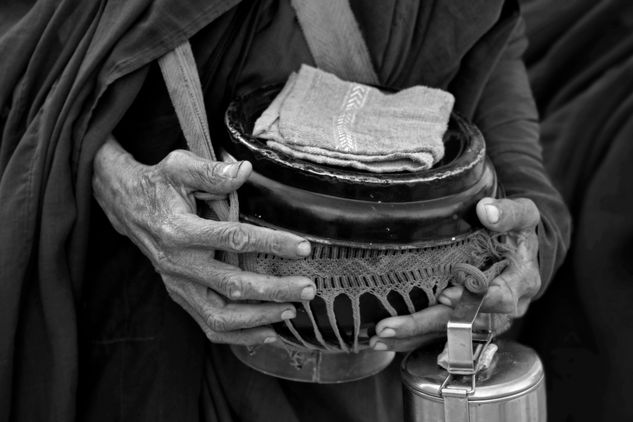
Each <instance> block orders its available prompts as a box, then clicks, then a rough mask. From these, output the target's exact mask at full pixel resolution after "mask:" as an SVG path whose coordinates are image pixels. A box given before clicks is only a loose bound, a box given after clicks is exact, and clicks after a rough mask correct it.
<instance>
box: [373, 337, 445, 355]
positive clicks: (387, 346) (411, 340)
mask: <svg viewBox="0 0 633 422" xmlns="http://www.w3.org/2000/svg"><path fill="white" fill-rule="evenodd" d="M445 335H446V334H445V333H433V334H427V335H424V336H415V337H407V338H382V337H378V336H373V337H372V338H370V339H369V346H370V347H371V348H372V349H374V350H378V351H383V350H392V351H394V352H408V351H411V350H415V349H417V348H419V347H421V346H423V345H425V344H427V343H429V342H431V341H433V340H436V339H438V338H442V337H444V336H445Z"/></svg>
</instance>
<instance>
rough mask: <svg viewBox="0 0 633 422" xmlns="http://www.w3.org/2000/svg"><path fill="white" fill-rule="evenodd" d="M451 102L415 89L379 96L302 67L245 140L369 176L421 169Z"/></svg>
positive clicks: (438, 142)
mask: <svg viewBox="0 0 633 422" xmlns="http://www.w3.org/2000/svg"><path fill="white" fill-rule="evenodd" d="M453 103H454V98H453V96H452V95H451V94H450V93H448V92H445V91H442V90H439V89H433V88H428V87H423V86H416V87H412V88H408V89H405V90H402V91H400V92H398V93H394V94H387V93H383V92H381V91H379V90H378V89H376V88H373V87H369V86H367V85H362V84H358V83H351V82H345V81H342V80H340V79H339V78H337V77H336V76H334V75H332V74H330V73H327V72H324V71H321V70H319V69H315V68H313V67H310V66H307V65H303V66H302V67H301V69H300V71H299V73H298V74H293V75H291V76H290V78H289V79H288V81H287V83H286V85H285V86H284V88H283V89H282V91H281V92H280V93H279V95H278V96H277V97H276V98H275V100H274V101H273V102H272V103H271V104H270V106H269V107H268V108H267V109H266V110H265V111H264V113H263V114H262V115H261V116H260V118H259V119H258V120H257V121H256V122H255V127H254V130H253V135H254V136H257V137H260V138H263V139H266V140H267V144H268V145H269V146H270V147H271V148H273V149H275V150H278V151H282V152H284V153H286V154H289V155H291V156H293V157H296V158H299V159H304V160H309V161H313V162H317V163H322V164H330V165H336V166H343V167H354V168H357V169H360V170H366V171H371V172H377V173H385V172H398V171H419V170H424V169H428V168H430V167H432V166H433V164H435V163H436V162H437V161H439V160H440V159H441V158H442V156H443V155H444V143H443V142H442V137H443V135H444V133H445V132H446V128H447V125H448V120H449V117H450V113H451V110H452V108H453Z"/></svg>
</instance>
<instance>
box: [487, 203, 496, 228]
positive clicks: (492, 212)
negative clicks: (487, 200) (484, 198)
mask: <svg viewBox="0 0 633 422" xmlns="http://www.w3.org/2000/svg"><path fill="white" fill-rule="evenodd" d="M484 209H485V210H486V216H487V217H488V221H490V222H491V223H492V224H495V223H498V222H499V208H497V207H495V206H494V205H484Z"/></svg>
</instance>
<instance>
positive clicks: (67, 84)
mask: <svg viewBox="0 0 633 422" xmlns="http://www.w3.org/2000/svg"><path fill="white" fill-rule="evenodd" d="M234 3H236V2H235V1H230V0H224V1H221V0H217V1H208V0H206V1H177V2H170V1H161V0H157V1H150V0H125V1H116V0H115V1H79V0H60V1H53V0H44V1H37V2H28V1H27V2H20V1H12V0H9V1H3V2H0V29H2V31H3V32H2V33H1V34H0V57H2V59H1V60H0V133H1V134H2V137H1V141H0V204H1V206H0V221H2V223H1V224H0V245H1V253H0V301H1V304H0V420H38V421H47V420H49V421H68V420H73V419H74V417H75V413H76V412H75V408H76V394H77V389H78V376H79V374H80V373H81V372H82V370H81V367H80V366H79V364H78V362H79V358H80V356H79V353H78V345H79V339H78V323H79V322H81V317H80V314H81V312H80V311H81V309H82V306H83V302H82V287H83V285H84V283H83V271H84V268H85V258H86V256H85V250H86V242H87V233H88V229H89V212H88V211H89V208H90V205H91V193H90V175H91V165H92V157H93V156H94V153H95V151H96V149H97V148H98V147H99V146H100V144H101V143H102V142H103V141H104V140H105V137H106V135H107V134H108V132H110V131H111V130H112V128H113V127H114V126H115V125H116V122H117V121H118V120H119V119H120V118H121V115H122V114H123V113H124V112H125V110H126V109H127V107H128V106H129V104H130V103H131V102H132V100H133V99H134V97H135V95H136V92H138V90H139V88H140V86H141V83H142V81H143V78H144V75H145V73H146V70H145V69H144V65H146V64H147V63H148V62H150V61H152V60H153V59H155V58H156V57H158V56H160V55H161V54H163V53H164V52H165V51H167V50H169V49H170V48H173V47H174V46H175V45H177V44H178V43H180V42H182V41H183V40H185V39H187V38H189V37H190V36H191V35H192V34H193V33H195V32H196V31H198V30H199V29H200V28H202V27H203V26H205V25H207V24H208V23H209V22H211V21H213V20H214V19H215V18H216V17H217V16H218V15H220V14H221V13H223V12H225V11H226V10H227V9H228V8H230V7H231V6H233V5H234ZM102 252H105V253H107V251H103V250H102ZM97 336H99V334H97Z"/></svg>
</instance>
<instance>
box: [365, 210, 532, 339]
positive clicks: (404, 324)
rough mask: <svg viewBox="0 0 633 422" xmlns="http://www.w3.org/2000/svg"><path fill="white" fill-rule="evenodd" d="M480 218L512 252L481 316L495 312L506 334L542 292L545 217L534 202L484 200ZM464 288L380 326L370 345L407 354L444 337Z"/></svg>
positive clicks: (495, 325)
mask: <svg viewBox="0 0 633 422" xmlns="http://www.w3.org/2000/svg"><path fill="white" fill-rule="evenodd" d="M477 216H478V217H479V220H480V221H481V222H482V224H483V225H484V226H486V227H487V228H488V229H490V230H492V231H494V232H499V233H505V238H506V242H508V244H509V245H510V246H511V248H510V249H511V250H513V253H512V255H511V256H508V258H509V259H508V261H509V265H508V267H507V268H506V269H505V270H504V271H502V272H501V274H499V276H497V277H496V278H494V279H493V280H492V281H491V282H490V285H489V288H488V292H487V293H486V296H485V298H484V302H483V305H482V308H481V311H482V312H489V313H494V314H493V321H492V322H493V329H494V330H495V331H496V332H497V333H501V332H503V331H505V330H507V329H508V328H509V327H510V325H511V320H512V319H513V318H518V317H521V316H523V315H524V314H525V312H526V311H527V309H528V306H529V305H530V301H531V300H532V298H533V297H534V296H535V295H536V294H537V293H538V292H539V290H540V288H541V276H540V273H539V267H538V237H537V234H536V226H537V225H538V223H539V221H540V214H539V211H538V209H537V208H536V205H535V204H534V202H532V201H531V200H530V199H526V198H519V199H493V198H484V199H482V200H480V201H479V203H478V204H477ZM462 289H463V287H461V286H455V287H449V288H447V289H445V290H444V291H443V292H442V293H441V294H440V296H439V298H438V301H439V302H440V303H439V304H438V305H435V306H430V307H428V308H426V309H423V310H422V311H420V312H417V313H415V314H412V315H407V316H399V317H392V318H387V319H384V320H382V321H380V322H379V323H378V324H377V326H376V333H377V335H376V336H374V337H372V338H371V339H370V345H371V346H372V347H373V348H374V349H376V350H397V351H407V350H412V349H415V348H416V347H419V346H420V345H422V344H424V343H425V342H427V341H429V340H430V339H433V338H436V337H438V336H441V335H443V334H444V333H445V332H446V324H447V323H448V320H449V317H450V314H451V312H452V311H453V308H454V307H455V306H456V305H457V302H458V301H459V298H460V297H461V294H462ZM479 323H483V319H481V320H480V321H479Z"/></svg>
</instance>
